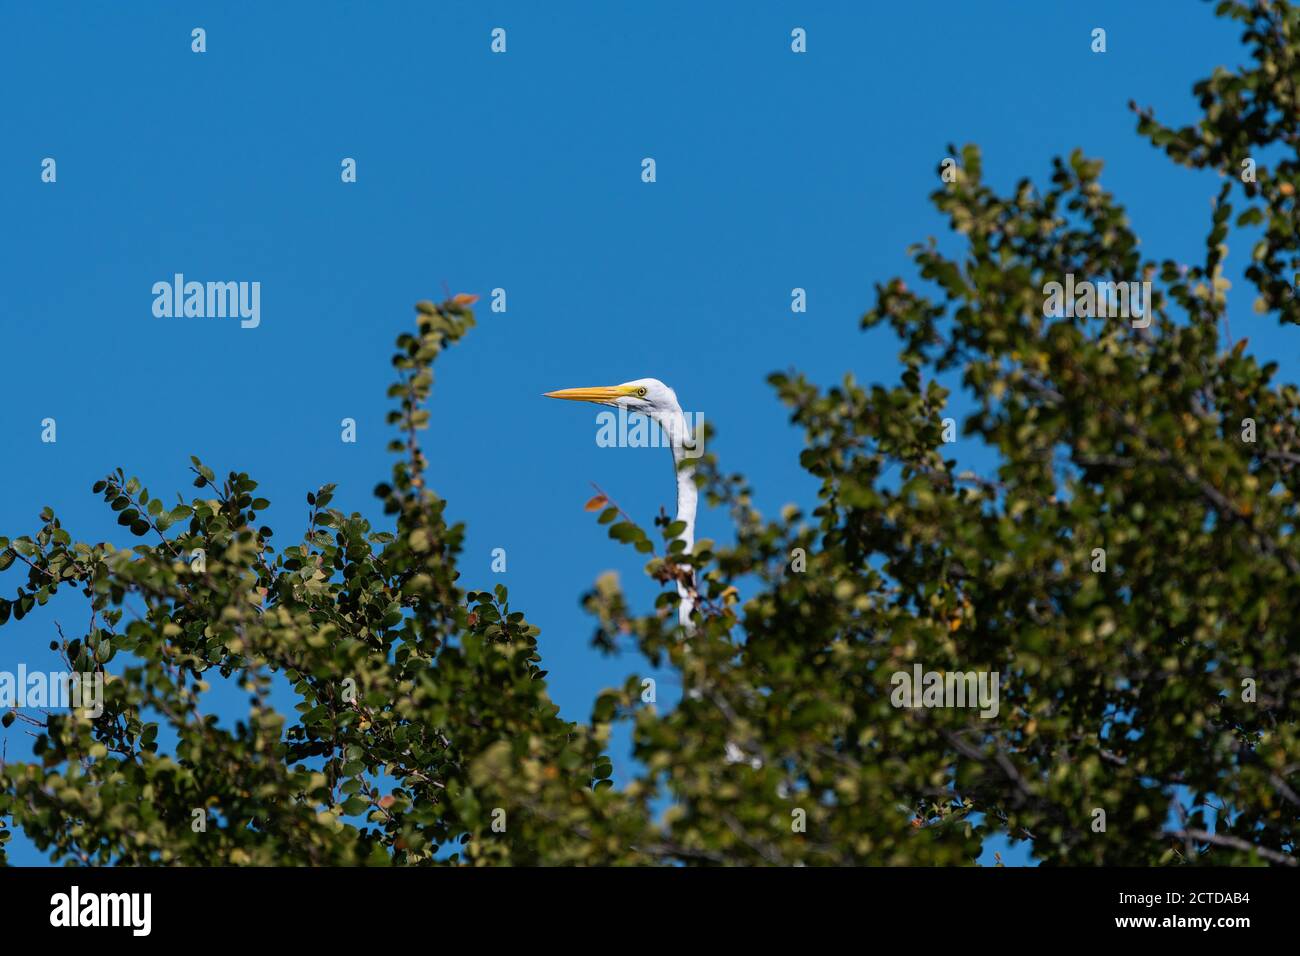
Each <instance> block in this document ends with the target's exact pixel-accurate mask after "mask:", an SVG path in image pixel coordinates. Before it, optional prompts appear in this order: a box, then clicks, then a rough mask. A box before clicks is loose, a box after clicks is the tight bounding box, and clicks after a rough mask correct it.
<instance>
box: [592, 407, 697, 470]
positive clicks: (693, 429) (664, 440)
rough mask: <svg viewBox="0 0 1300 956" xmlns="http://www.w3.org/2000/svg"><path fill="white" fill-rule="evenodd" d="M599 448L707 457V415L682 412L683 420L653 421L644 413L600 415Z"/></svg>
mask: <svg viewBox="0 0 1300 956" xmlns="http://www.w3.org/2000/svg"><path fill="white" fill-rule="evenodd" d="M596 425H597V426H598V427H597V430H596V444H597V445H598V446H599V447H601V448H674V447H676V448H680V449H681V451H682V457H683V458H699V457H700V456H701V455H703V454H704V415H703V414H702V413H700V412H682V413H681V417H680V418H678V417H677V416H663V417H658V416H656V417H653V418H652V417H651V416H650V415H647V414H645V413H644V412H638V411H629V410H628V409H627V408H626V407H625V406H623V405H620V406H618V410H617V411H610V412H600V413H598V414H597V415H596Z"/></svg>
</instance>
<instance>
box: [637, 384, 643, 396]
mask: <svg viewBox="0 0 1300 956" xmlns="http://www.w3.org/2000/svg"><path fill="white" fill-rule="evenodd" d="M636 397H637V398H645V386H644V385H642V386H641V387H640V388H638V389H637V390H636Z"/></svg>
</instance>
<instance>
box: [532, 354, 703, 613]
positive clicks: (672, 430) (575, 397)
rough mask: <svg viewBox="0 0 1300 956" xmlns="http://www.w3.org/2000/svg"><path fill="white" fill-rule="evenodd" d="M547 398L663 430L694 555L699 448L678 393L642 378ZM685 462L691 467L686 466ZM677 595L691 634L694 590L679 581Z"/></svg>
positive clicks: (687, 539)
mask: <svg viewBox="0 0 1300 956" xmlns="http://www.w3.org/2000/svg"><path fill="white" fill-rule="evenodd" d="M546 397H547V398H563V399H566V400H568V401H571V402H594V403H595V404H597V405H612V406H614V407H615V408H626V409H627V410H628V412H629V413H631V412H640V413H641V414H643V415H645V416H646V417H647V418H649V419H651V420H652V421H654V422H655V423H656V424H658V425H659V427H660V428H662V429H663V433H664V436H665V437H666V438H667V439H668V447H669V448H670V449H672V453H673V469H674V471H675V472H676V477H677V520H678V521H681V522H684V523H685V525H686V527H685V528H684V529H682V533H681V534H680V535H678V538H680V539H681V540H682V541H684V542H686V548H685V549H684V550H683V551H682V553H683V554H688V553H690V551H691V549H692V548H694V547H695V505H696V499H697V498H698V492H697V489H696V487H695V468H694V467H693V466H692V465H691V464H690V463H689V458H688V456H687V454H686V452H687V450H688V448H693V447H695V446H694V444H693V442H692V440H691V437H690V431H689V430H688V428H687V424H686V416H685V415H683V414H682V406H681V405H679V404H678V403H677V393H676V392H674V391H673V390H672V389H671V388H669V387H668V386H667V385H665V384H664V383H663V382H661V381H659V379H657V378H639V379H637V380H636V381H634V382H624V383H623V384H622V385H599V386H596V387H594V388H565V389H561V390H560V391H558V392H547V393H546ZM683 460H686V461H687V464H685V465H683V464H682V462H683ZM677 593H678V595H680V596H681V604H679V605H678V609H677V619H678V620H679V621H680V622H681V625H682V627H683V628H685V629H686V632H687V633H688V634H689V633H690V632H691V631H692V629H693V628H692V627H691V611H692V610H694V608H695V599H694V597H693V589H692V588H691V587H688V586H687V584H686V582H683V581H681V580H680V579H679V580H678V581H677Z"/></svg>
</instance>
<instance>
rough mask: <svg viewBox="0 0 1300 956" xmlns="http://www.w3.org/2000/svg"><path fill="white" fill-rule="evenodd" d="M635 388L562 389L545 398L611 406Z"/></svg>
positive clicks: (546, 394) (613, 386) (549, 393)
mask: <svg viewBox="0 0 1300 956" xmlns="http://www.w3.org/2000/svg"><path fill="white" fill-rule="evenodd" d="M635 391H636V389H635V388H630V387H628V386H626V385H597V386H595V387H593V388H562V389H560V390H559V391H558V392H547V393H545V397H546V398H563V399H565V400H566V401H570V402H595V403H596V404H597V405H613V404H614V400H615V399H617V398H623V397H625V396H627V395H631V394H632V393H633V392H635Z"/></svg>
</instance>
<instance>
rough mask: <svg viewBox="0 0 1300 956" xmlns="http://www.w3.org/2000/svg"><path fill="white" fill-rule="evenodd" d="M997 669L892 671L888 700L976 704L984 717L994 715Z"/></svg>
mask: <svg viewBox="0 0 1300 956" xmlns="http://www.w3.org/2000/svg"><path fill="white" fill-rule="evenodd" d="M998 681H999V675H998V672H997V671H927V670H925V669H924V668H923V667H922V666H921V665H920V664H913V665H912V669H911V671H895V672H894V674H893V676H892V677H890V679H889V682H890V684H892V685H893V686H894V689H893V691H892V692H890V695H889V702H890V703H891V704H893V705H894V706H895V707H908V708H917V707H926V708H929V707H979V708H980V716H981V717H984V718H986V719H988V718H993V717H996V716H997V715H998V707H999V705H998Z"/></svg>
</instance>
